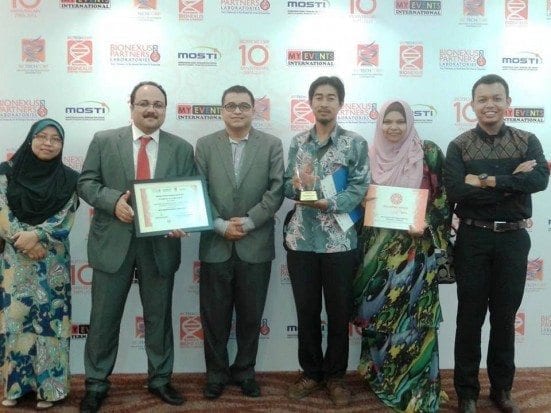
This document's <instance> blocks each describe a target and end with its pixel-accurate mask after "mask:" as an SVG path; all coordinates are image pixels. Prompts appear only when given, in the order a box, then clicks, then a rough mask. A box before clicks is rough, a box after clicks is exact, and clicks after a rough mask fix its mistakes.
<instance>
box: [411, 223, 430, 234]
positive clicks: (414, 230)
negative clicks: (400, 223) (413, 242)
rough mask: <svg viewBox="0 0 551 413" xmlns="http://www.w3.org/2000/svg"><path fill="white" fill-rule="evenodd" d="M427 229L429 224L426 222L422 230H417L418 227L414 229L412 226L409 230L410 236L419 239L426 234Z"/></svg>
mask: <svg viewBox="0 0 551 413" xmlns="http://www.w3.org/2000/svg"><path fill="white" fill-rule="evenodd" d="M425 229H427V223H426V222H424V223H423V227H422V228H417V227H414V226H413V225H410V226H409V230H408V234H409V235H411V236H412V237H415V238H418V237H421V236H423V234H424V233H425Z"/></svg>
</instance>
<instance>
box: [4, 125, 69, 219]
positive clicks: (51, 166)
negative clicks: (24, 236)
mask: <svg viewBox="0 0 551 413" xmlns="http://www.w3.org/2000/svg"><path fill="white" fill-rule="evenodd" d="M48 126H53V127H54V128H56V129H57V132H58V133H59V137H60V138H61V140H62V141H63V143H65V132H64V130H63V127H62V126H61V125H60V124H59V123H58V122H56V121H55V120H53V119H48V118H46V119H41V120H39V121H38V122H35V123H34V124H33V125H32V126H31V129H30V130H29V133H28V134H27V138H26V139H25V142H23V144H22V145H21V146H20V147H19V149H17V151H16V152H15V154H14V155H13V157H12V158H11V159H10V160H9V161H7V162H2V163H1V164H0V175H6V177H7V179H8V187H7V198H8V206H9V207H10V209H11V211H12V212H13V213H14V215H15V216H16V217H17V219H18V220H19V221H22V222H25V223H27V224H30V225H37V224H40V223H42V222H44V221H45V220H46V219H48V218H50V217H51V216H52V215H54V214H56V213H57V212H59V211H60V210H61V209H62V208H63V206H64V205H65V204H66V203H67V202H68V201H69V199H70V198H71V196H72V195H73V193H74V192H75V189H76V184H77V179H78V172H76V171H74V170H73V169H71V168H69V167H68V166H65V165H64V164H63V162H62V153H63V147H62V148H61V151H60V152H59V155H58V156H56V157H55V158H53V159H51V160H49V161H42V160H40V159H38V158H37V157H36V155H35V154H34V153H33V151H32V147H31V145H32V141H33V139H34V136H35V135H36V134H37V133H39V132H41V131H42V130H44V128H46V127H48Z"/></svg>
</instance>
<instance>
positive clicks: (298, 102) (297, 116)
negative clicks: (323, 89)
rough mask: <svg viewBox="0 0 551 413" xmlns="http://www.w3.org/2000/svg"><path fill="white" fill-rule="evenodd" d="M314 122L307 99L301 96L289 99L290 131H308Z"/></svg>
mask: <svg viewBox="0 0 551 413" xmlns="http://www.w3.org/2000/svg"><path fill="white" fill-rule="evenodd" d="M314 122H315V119H314V113H313V112H312V108H311V107H310V104H309V103H308V99H307V98H305V97H302V96H297V97H291V130H294V131H303V130H305V129H309V128H311V127H312V125H313V124H314Z"/></svg>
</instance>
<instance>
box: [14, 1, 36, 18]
mask: <svg viewBox="0 0 551 413" xmlns="http://www.w3.org/2000/svg"><path fill="white" fill-rule="evenodd" d="M41 3H42V0H12V1H11V12H12V14H13V16H15V17H37V16H38V14H39V13H40V4H41Z"/></svg>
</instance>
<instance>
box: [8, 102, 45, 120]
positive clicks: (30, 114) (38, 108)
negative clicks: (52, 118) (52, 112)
mask: <svg viewBox="0 0 551 413" xmlns="http://www.w3.org/2000/svg"><path fill="white" fill-rule="evenodd" d="M47 114H48V109H47V108H46V100H44V99H1V98H0V120H32V121H35V120H37V119H38V118H43V117H45V116H46V115H47Z"/></svg>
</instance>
